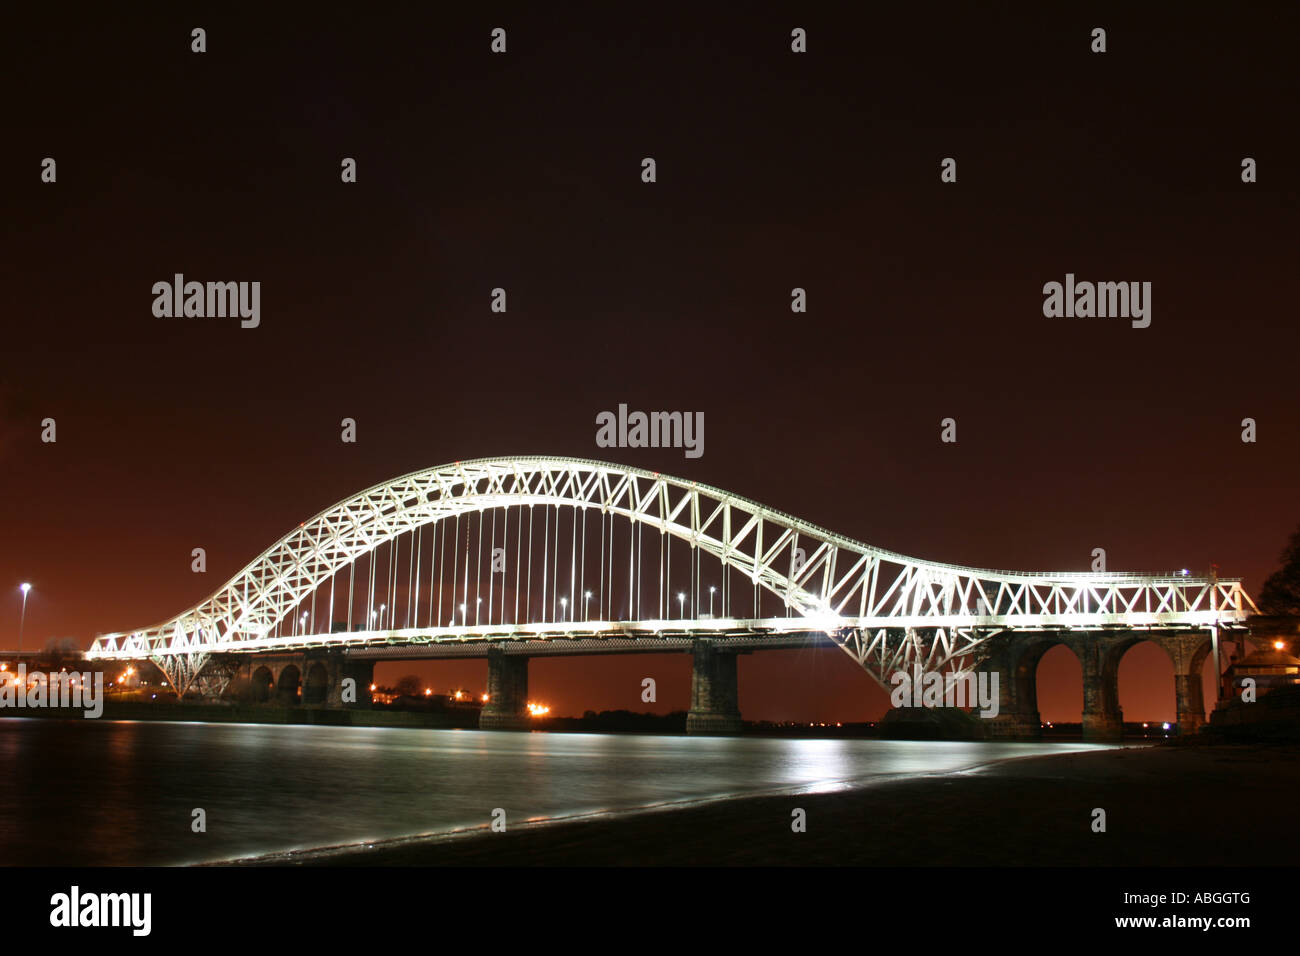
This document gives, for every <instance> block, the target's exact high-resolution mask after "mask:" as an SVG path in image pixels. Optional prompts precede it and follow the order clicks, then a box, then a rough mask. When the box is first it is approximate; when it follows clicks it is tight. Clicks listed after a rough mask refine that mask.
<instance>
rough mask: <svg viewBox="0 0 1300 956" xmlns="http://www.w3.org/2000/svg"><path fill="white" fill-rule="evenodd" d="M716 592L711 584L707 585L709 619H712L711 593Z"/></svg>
mask: <svg viewBox="0 0 1300 956" xmlns="http://www.w3.org/2000/svg"><path fill="white" fill-rule="evenodd" d="M715 590H716V588H714V586H713V585H712V584H710V585H709V617H713V592H714V591H715Z"/></svg>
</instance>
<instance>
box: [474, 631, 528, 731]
mask: <svg viewBox="0 0 1300 956" xmlns="http://www.w3.org/2000/svg"><path fill="white" fill-rule="evenodd" d="M487 692H488V699H487V703H486V704H485V705H484V706H483V709H482V711H480V712H479V717H478V726H479V729H480V730H526V729H527V728H528V726H529V723H530V721H529V717H528V658H527V657H523V656H522V655H520V656H509V657H507V656H506V653H505V651H504V650H502V649H501V648H499V647H494V648H492V649H491V650H489V651H488V689H487Z"/></svg>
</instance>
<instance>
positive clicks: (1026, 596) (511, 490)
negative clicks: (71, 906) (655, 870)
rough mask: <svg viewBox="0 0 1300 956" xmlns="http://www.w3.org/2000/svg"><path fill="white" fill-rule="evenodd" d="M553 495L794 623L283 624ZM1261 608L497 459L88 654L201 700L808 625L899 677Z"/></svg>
mask: <svg viewBox="0 0 1300 956" xmlns="http://www.w3.org/2000/svg"><path fill="white" fill-rule="evenodd" d="M537 505H556V506H568V507H572V508H574V509H581V510H582V512H584V513H585V512H586V511H592V512H597V511H598V512H599V513H600V514H601V515H606V516H614V517H618V518H621V519H625V520H627V521H629V522H631V523H632V524H633V525H634V526H635V525H640V526H642V532H658V533H659V534H660V535H661V536H667V537H669V538H672V539H677V540H679V541H682V542H686V543H687V544H689V546H690V548H691V549H692V551H698V552H699V553H701V554H707V555H710V556H712V557H713V558H714V559H716V560H717V561H718V562H720V564H721V565H722V566H723V567H724V568H729V569H732V570H734V572H735V573H737V574H739V575H741V576H743V577H744V578H746V579H748V580H749V581H750V582H752V584H753V585H754V586H755V594H756V595H757V594H758V593H759V589H762V591H764V592H767V593H769V594H772V595H775V596H776V597H777V598H778V599H779V600H780V602H781V603H782V604H783V605H784V607H785V608H787V609H788V611H787V613H788V614H789V615H790V616H789V617H786V618H780V617H777V618H770V617H769V618H763V619H759V618H758V615H757V614H756V615H755V616H754V618H753V619H743V620H742V619H739V618H736V617H723V618H720V619H719V618H714V617H713V615H712V614H710V615H709V616H708V618H707V619H705V618H704V615H703V614H697V615H695V617H696V619H695V620H692V621H689V622H686V621H683V620H681V619H678V620H673V621H669V620H665V619H660V620H649V621H645V620H640V621H632V620H625V621H609V620H603V621H589V620H583V621H582V622H576V621H573V620H567V621H555V620H550V621H547V620H542V621H533V620H527V621H514V622H510V623H505V622H498V623H496V624H489V625H487V626H481V625H478V624H477V622H476V624H475V625H473V626H466V622H464V620H462V625H461V626H459V627H457V626H446V627H442V626H432V624H431V626H429V627H424V628H420V627H418V626H416V627H414V628H406V629H402V630H395V629H392V627H391V625H390V627H389V628H388V629H386V630H378V631H376V630H366V631H359V632H357V631H354V632H345V633H337V634H333V633H331V634H313V635H306V634H303V635H296V636H290V637H281V636H275V635H273V633H272V632H273V631H275V630H276V627H277V625H278V624H279V623H280V622H281V621H282V620H284V619H285V617H286V615H289V614H290V613H292V612H293V610H294V609H295V608H296V607H298V605H299V604H300V603H301V602H302V601H303V600H304V599H305V598H306V597H307V596H309V595H311V594H312V592H314V591H315V590H316V589H317V588H318V587H320V586H321V585H322V584H324V583H326V582H328V581H330V580H331V579H332V578H333V576H334V575H336V574H337V573H339V572H340V571H341V570H342V569H345V568H347V567H348V566H349V565H351V564H353V563H354V562H356V561H357V560H358V558H360V557H362V556H363V555H367V554H369V553H371V552H373V551H374V550H375V549H376V548H379V547H380V546H381V545H384V544H385V543H387V542H390V541H392V540H393V539H394V538H396V537H398V536H399V535H403V534H407V533H409V532H412V531H414V530H416V529H419V528H421V527H422V526H424V525H427V524H430V523H437V522H440V521H445V520H447V519H452V518H456V517H457V516H461V515H466V514H470V513H474V512H478V513H480V514H481V513H483V512H485V511H487V510H490V509H496V508H514V507H522V506H537ZM530 520H531V518H530ZM584 534H585V525H584ZM494 540H495V538H494ZM584 543H585V539H584ZM731 573H732V571H727V572H726V575H725V576H726V577H728V578H729V577H730V575H731ZM724 586H725V585H724ZM440 600H441V597H440ZM724 606H725V605H724ZM661 607H662V605H661ZM756 607H757V599H756ZM1252 610H1254V604H1253V602H1252V601H1251V599H1250V597H1249V595H1247V594H1246V592H1245V590H1244V589H1243V588H1242V586H1241V583H1240V581H1239V580H1237V579H1231V578H1217V577H1215V578H1206V577H1194V576H1187V575H1182V574H1165V575H1142V574H1119V573H1054V574H1053V573H1041V574H1040V573H1029V572H1017V571H994V570H980V569H975V568H966V567H961V566H958V565H951V564H943V563H938V562H933V561H922V560H918V559H916V558H911V557H907V556H906V555H902V554H897V553H894V552H890V551H885V550H882V549H880V548H875V547H872V546H870V545H867V544H863V543H861V542H859V541H855V540H853V539H851V538H848V537H845V536H843V535H839V534H836V533H834V532H831V531H828V530H827V529H825V528H821V527H818V526H817V525H814V524H811V523H809V522H806V521H802V520H800V519H798V518H795V517H794V516H792V515H790V514H787V513H785V512H782V511H777V510H774V509H772V508H768V507H766V506H764V505H761V504H759V503H758V502H755V501H752V500H750V499H747V498H742V497H740V496H738V495H734V494H732V493H730V492H727V491H724V490H722V489H719V488H714V487H711V486H708V485H703V484H699V483H697V482H693V481H687V480H685V479H681V478H674V477H671V476H668V475H662V474H659V473H657V472H651V471H646V470H643V469H638V468H629V467H626V466H622V465H616V464H611V463H608V462H601V461H593V460H587V459H576V458H552V457H520V458H490V459H479V460H475V461H464V462H456V463H454V464H450V465H442V466H439V467H436V468H430V469H426V470H424V471H417V472H414V473H412V474H409V475H405V476H402V477H400V478H396V479H394V480H392V481H388V482H384V483H382V484H378V485H375V486H374V487H372V488H368V489H366V490H365V491H363V492H361V493H360V494H357V495H355V496H353V497H351V498H349V499H347V500H345V501H342V502H340V503H339V504H337V505H335V506H333V507H332V508H328V509H326V510H325V511H323V512H321V513H320V514H318V515H317V516H316V517H314V518H312V519H311V520H310V521H307V522H304V523H303V524H302V525H301V526H300V527H299V528H297V529H295V530H294V531H291V532H290V533H289V534H287V535H285V536H284V537H283V538H281V539H280V540H279V541H277V542H276V543H275V544H273V545H272V546H271V547H270V548H268V549H267V550H266V551H265V552H263V553H262V554H261V555H259V556H258V557H257V558H256V560H254V561H253V562H251V563H250V564H249V565H248V566H247V567H245V568H244V569H243V570H241V571H240V572H239V573H238V574H236V575H235V576H234V577H233V578H231V579H230V580H229V581H228V582H226V584H225V585H223V586H222V587H221V588H220V589H219V590H217V591H216V593H214V594H213V595H211V596H210V597H209V598H207V600H205V601H203V602H201V603H199V604H198V605H196V606H195V607H192V608H189V609H188V610H185V611H183V612H181V613H180V614H178V615H176V616H175V617H173V618H171V619H169V620H167V621H164V622H162V623H160V624H155V625H153V626H150V627H145V628H141V629H138V630H134V631H128V632H122V633H114V634H107V635H103V636H101V637H99V638H97V639H96V640H95V642H94V644H93V645H92V647H91V649H90V650H89V651H88V652H87V656H88V657H91V658H101V659H103V658H116V659H140V658H148V659H150V660H153V661H154V662H155V663H157V664H158V665H159V666H160V667H161V668H162V669H163V670H164V672H165V673H166V674H167V676H168V678H169V679H170V680H171V682H172V684H173V686H174V688H175V689H176V690H177V692H178V693H181V694H184V692H185V690H187V689H188V688H189V687H190V686H191V685H192V684H193V683H194V682H195V680H196V678H197V677H198V676H199V675H200V673H201V672H202V671H203V669H204V666H205V665H206V664H207V662H208V661H209V659H210V657H211V655H229V654H232V653H233V654H238V653H246V652H252V651H264V650H274V649H288V648H300V647H331V646H338V647H346V646H356V645H358V644H362V645H364V644H385V643H387V644H392V643H430V642H454V641H466V640H494V641H500V640H551V639H556V638H561V637H563V638H570V639H590V638H600V637H606V636H608V637H617V638H626V637H628V636H629V635H638V634H640V635H658V634H663V633H675V634H677V635H679V636H680V635H681V634H682V633H683V632H684V631H689V632H691V633H700V634H709V633H715V634H718V635H723V634H740V633H745V634H749V635H751V636H752V635H754V634H764V633H772V632H782V633H787V634H788V633H792V632H796V631H804V632H809V633H820V634H825V635H827V636H828V637H830V638H831V639H832V640H833V641H835V643H836V644H838V645H839V646H840V647H841V648H843V649H844V650H845V651H846V652H848V653H849V654H850V655H851V656H852V657H853V658H854V659H855V660H856V661H858V663H859V664H861V665H862V666H863V667H864V668H865V669H866V670H867V671H868V673H870V674H871V675H872V676H873V677H874V678H875V679H876V680H877V681H879V682H880V683H881V684H882V686H888V684H887V682H888V680H889V676H890V675H891V674H892V673H894V672H895V671H897V670H899V669H901V668H904V667H911V666H912V665H913V664H920V665H921V666H923V667H925V668H927V669H937V668H942V667H944V666H948V665H950V664H953V663H954V662H956V665H957V666H960V667H962V668H963V669H964V668H965V667H967V666H973V664H974V663H976V662H977V661H978V660H979V658H980V656H981V655H980V649H981V647H982V646H983V645H985V643H986V642H987V641H988V640H989V639H990V638H991V637H992V636H994V635H995V634H997V633H999V632H1001V631H1004V630H1008V629H1035V630H1042V629H1054V628H1070V629H1080V628H1103V627H1104V628H1110V629H1114V628H1116V627H1120V628H1127V627H1131V628H1181V629H1184V630H1187V629H1197V628H1215V627H1230V626H1234V625H1239V624H1241V623H1242V622H1244V620H1245V618H1246V615H1247V614H1248V613H1249V612H1250V611H1252ZM611 616H612V614H611ZM394 617H395V615H394ZM660 617H661V618H663V617H665V616H664V615H660Z"/></svg>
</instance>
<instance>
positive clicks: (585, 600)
mask: <svg viewBox="0 0 1300 956" xmlns="http://www.w3.org/2000/svg"><path fill="white" fill-rule="evenodd" d="M590 606H591V592H590V591H588V592H587V593H586V594H584V595H583V596H582V619H583V620H584V621H590V620H591V612H590V611H588V610H587V608H589V607H590Z"/></svg>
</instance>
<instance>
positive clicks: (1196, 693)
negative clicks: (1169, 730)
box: [1157, 631, 1213, 734]
mask: <svg viewBox="0 0 1300 956" xmlns="http://www.w3.org/2000/svg"><path fill="white" fill-rule="evenodd" d="M1157 643H1159V644H1160V646H1161V647H1163V648H1164V649H1165V652H1166V653H1168V654H1169V657H1170V659H1171V660H1172V661H1173V664H1174V705H1175V714H1176V716H1175V718H1174V719H1175V720H1177V721H1178V733H1179V734H1194V733H1196V732H1197V731H1199V730H1200V729H1201V728H1202V727H1204V726H1205V688H1204V685H1203V684H1202V683H1201V668H1202V666H1204V664H1205V658H1206V657H1208V656H1209V654H1210V650H1211V648H1212V647H1213V642H1212V639H1211V637H1210V632H1209V631H1191V632H1189V633H1186V634H1173V635H1169V636H1166V637H1161V638H1160V639H1159V641H1158V642H1157Z"/></svg>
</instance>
